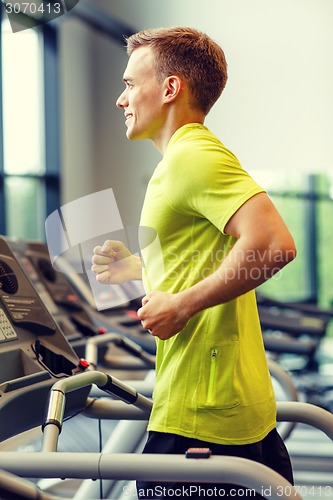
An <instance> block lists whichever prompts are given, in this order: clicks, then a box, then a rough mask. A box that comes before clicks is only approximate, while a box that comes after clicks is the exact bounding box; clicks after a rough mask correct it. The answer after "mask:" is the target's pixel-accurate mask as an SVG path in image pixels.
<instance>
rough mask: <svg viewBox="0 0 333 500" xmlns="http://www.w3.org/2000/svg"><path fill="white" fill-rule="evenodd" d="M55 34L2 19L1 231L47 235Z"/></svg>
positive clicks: (55, 196)
mask: <svg viewBox="0 0 333 500" xmlns="http://www.w3.org/2000/svg"><path fill="white" fill-rule="evenodd" d="M56 64H57V51H56V32H55V29H54V28H53V27H50V26H46V27H44V26H43V27H39V28H35V29H26V30H23V31H20V32H16V33H13V32H12V30H11V26H10V23H9V21H8V19H7V16H6V14H4V13H3V16H2V19H1V107H2V123H1V129H2V134H1V142H0V145H1V160H2V161H1V166H0V213H1V216H0V233H1V234H5V235H7V236H11V237H18V238H20V239H37V240H44V239H45V230H44V222H45V219H46V217H47V215H48V214H49V213H50V212H51V211H53V210H55V209H56V208H57V206H59V185H60V182H59V161H58V155H59V145H58V125H57V124H58V93H57V66H56Z"/></svg>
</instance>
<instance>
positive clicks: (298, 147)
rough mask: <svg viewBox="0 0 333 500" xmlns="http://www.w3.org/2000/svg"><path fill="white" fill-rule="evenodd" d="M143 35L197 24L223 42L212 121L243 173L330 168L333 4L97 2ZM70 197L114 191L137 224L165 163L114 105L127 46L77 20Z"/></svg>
mask: <svg viewBox="0 0 333 500" xmlns="http://www.w3.org/2000/svg"><path fill="white" fill-rule="evenodd" d="M94 3H95V4H96V6H97V7H101V8H103V9H105V10H106V11H108V12H109V13H110V14H113V15H115V16H116V17H118V18H120V19H123V20H124V21H126V22H127V23H129V24H131V25H133V26H135V27H137V29H141V28H143V27H156V26H171V25H176V24H178V25H181V24H183V25H190V26H194V27H197V28H199V29H201V30H203V31H205V32H207V33H208V34H209V35H210V36H212V37H213V38H214V39H215V40H217V41H218V42H220V43H221V45H222V46H223V48H224V50H225V52H226V56H227V60H228V65H229V82H228V84H227V88H226V90H225V92H224V94H223V96H222V97H221V99H220V100H219V102H218V103H217V104H216V106H215V108H214V109H213V110H212V111H211V113H210V115H209V116H208V118H207V125H208V126H209V127H210V128H212V130H213V131H214V132H215V133H216V134H217V135H218V136H219V137H220V138H221V140H222V141H223V142H224V143H225V144H226V145H227V146H228V147H229V148H231V149H232V150H233V151H234V153H235V154H236V155H237V156H238V157H239V158H240V160H241V162H242V164H243V166H244V168H246V169H249V170H253V169H254V170H258V169H259V170H261V169H266V170H269V171H277V170H278V171H280V170H286V171H288V172H289V171H292V170H304V171H312V172H313V171H324V170H330V171H332V170H333V168H332V167H333V141H332V139H331V136H332V130H333V92H332V89H333V58H332V49H333V30H332V29H331V23H332V19H333V2H332V1H331V0H293V1H292V2H291V1H290V0H279V2H277V1H276V0H233V1H232V2H231V1H230V0H206V1H205V2H202V0H186V1H183V2H179V0H169V1H168V2H156V0H140V1H133V0H112V1H110V0H94ZM61 53H62V58H63V63H62V64H63V65H62V69H63V77H62V87H63V96H64V99H63V103H64V105H63V111H64V115H63V120H64V121H63V131H64V157H63V158H64V159H63V161H64V169H65V175H64V200H66V201H69V200H72V199H75V198H76V197H79V196H82V195H84V194H87V192H94V191H97V190H99V189H103V188H105V187H113V189H114V191H115V194H116V199H117V202H118V205H119V207H120V212H121V215H122V217H123V219H124V221H125V222H126V223H127V224H131V223H135V222H136V221H137V220H138V216H139V211H140V206H141V203H142V199H143V195H144V191H145V186H146V182H147V178H148V177H149V175H150V173H151V172H152V170H153V168H154V166H155V165H156V163H157V161H158V160H159V154H158V153H157V152H156V151H155V150H154V148H153V146H152V144H151V143H149V142H133V143H132V142H130V141H128V140H127V139H126V137H125V126H124V123H123V122H124V120H123V114H122V112H121V111H120V110H117V109H116V108H115V106H114V102H115V100H116V98H117V96H118V94H119V93H120V91H121V90H122V87H123V84H122V81H121V77H122V72H123V69H124V67H125V65H126V62H127V57H126V54H125V51H124V49H122V48H121V47H118V46H116V44H115V43H114V42H112V41H111V39H108V38H107V37H105V36H103V35H99V34H96V33H95V32H92V31H89V30H88V29H87V28H86V27H85V26H83V25H80V24H79V22H78V21H72V20H68V21H67V20H66V21H65V22H64V24H63V27H62V51H61Z"/></svg>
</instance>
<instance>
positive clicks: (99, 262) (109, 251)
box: [91, 240, 141, 285]
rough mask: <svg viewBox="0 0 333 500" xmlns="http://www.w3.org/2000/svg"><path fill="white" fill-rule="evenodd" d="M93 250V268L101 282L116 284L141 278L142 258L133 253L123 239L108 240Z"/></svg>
mask: <svg viewBox="0 0 333 500" xmlns="http://www.w3.org/2000/svg"><path fill="white" fill-rule="evenodd" d="M93 252H94V255H93V258H92V263H93V265H92V267H91V270H92V271H93V272H94V273H95V274H96V279H97V281H99V282H100V283H103V284H106V285H111V284H113V285H114V284H117V283H124V282H125V281H130V280H135V279H141V261H140V258H139V257H137V256H135V255H133V254H131V252H130V251H129V250H128V249H127V248H126V247H125V245H124V244H123V243H122V242H121V241H113V240H107V241H105V243H104V244H103V246H97V247H95V248H94V251H93Z"/></svg>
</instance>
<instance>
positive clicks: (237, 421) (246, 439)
mask: <svg viewBox="0 0 333 500" xmlns="http://www.w3.org/2000/svg"><path fill="white" fill-rule="evenodd" d="M262 191H263V189H262V188H261V187H260V186H258V185H257V184H256V183H255V182H254V180H253V179H252V178H251V177H250V176H249V175H248V174H247V173H246V172H245V171H244V170H243V169H242V168H241V166H240V165H239V162H238V160H237V158H235V156H234V155H233V154H232V153H231V152H230V151H228V150H227V149H226V148H225V147H224V145H223V144H222V143H221V142H220V141H219V140H218V139H217V138H216V137H215V136H214V135H213V134H212V133H211V132H210V131H209V130H208V129H207V127H205V126H203V125H201V124H197V123H192V124H187V125H185V126H183V127H181V128H180V129H178V130H177V131H176V132H175V133H174V135H173V136H172V137H171V139H170V141H169V144H168V146H167V149H166V151H165V154H164V157H163V160H162V161H161V162H160V163H159V165H158V166H157V167H156V170H155V172H154V174H153V176H152V178H151V180H150V182H149V185H148V188H147V193H146V198H145V201H144V205H143V209H142V215H141V222H140V226H141V227H142V226H146V227H149V228H152V229H153V230H154V231H156V234H157V236H156V238H155V239H153V241H150V242H147V241H141V246H142V248H143V250H142V257H143V263H144V269H143V279H144V285H145V289H146V291H147V292H149V291H151V290H162V291H168V292H171V293H177V292H179V291H181V290H184V289H187V288H189V287H191V286H192V285H194V284H195V283H197V282H198V281H200V280H202V279H203V278H205V277H206V276H208V275H209V274H211V273H212V272H213V271H215V270H216V269H217V268H218V267H219V266H220V264H221V262H222V260H223V258H224V257H225V255H226V254H227V253H228V252H229V250H230V249H231V248H232V246H233V245H234V243H235V241H236V240H235V239H234V238H233V237H231V236H228V235H227V234H225V233H224V228H225V225H226V224H227V222H228V221H229V219H230V218H231V216H232V215H233V214H234V213H235V212H236V211H237V209H238V208H239V207H240V206H241V205H243V204H244V202H246V201H247V200H248V199H249V198H251V197H252V196H254V195H255V194H257V193H259V192H262ZM150 234H151V233H150ZM143 239H144V238H143ZM153 398H154V404H153V410H152V413H151V417H150V420H149V424H148V429H149V430H154V431H159V432H169V433H174V434H179V435H182V436H187V437H193V438H197V439H201V440H205V441H209V442H215V443H220V444H247V443H253V442H256V441H259V440H261V439H263V438H264V437H265V436H266V435H267V434H268V432H269V431H270V430H272V429H273V428H274V427H275V425H276V403H275V396H274V391H273V388H272V384H271V379H270V375H269V371H268V368H267V362H266V356H265V351H264V346H263V340H262V334H261V329H260V323H259V319H258V312H257V306H256V300H255V294H254V292H253V291H251V292H249V293H246V294H244V295H242V296H240V297H238V298H237V299H235V300H232V301H230V302H228V303H226V304H219V305H217V306H214V307H211V308H208V309H205V310H204V311H201V312H199V313H197V314H195V315H194V316H193V317H192V318H191V319H190V320H189V322H188V323H187V325H186V327H185V328H184V329H183V330H182V331H181V332H179V333H178V334H176V335H175V336H173V337H172V338H170V339H168V340H165V341H161V340H159V339H157V351H156V384H155V388H154V395H153Z"/></svg>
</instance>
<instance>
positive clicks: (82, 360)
mask: <svg viewBox="0 0 333 500" xmlns="http://www.w3.org/2000/svg"><path fill="white" fill-rule="evenodd" d="M79 365H80V366H82V368H88V366H89V362H88V361H87V360H86V359H84V358H81V359H80V361H79Z"/></svg>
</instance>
